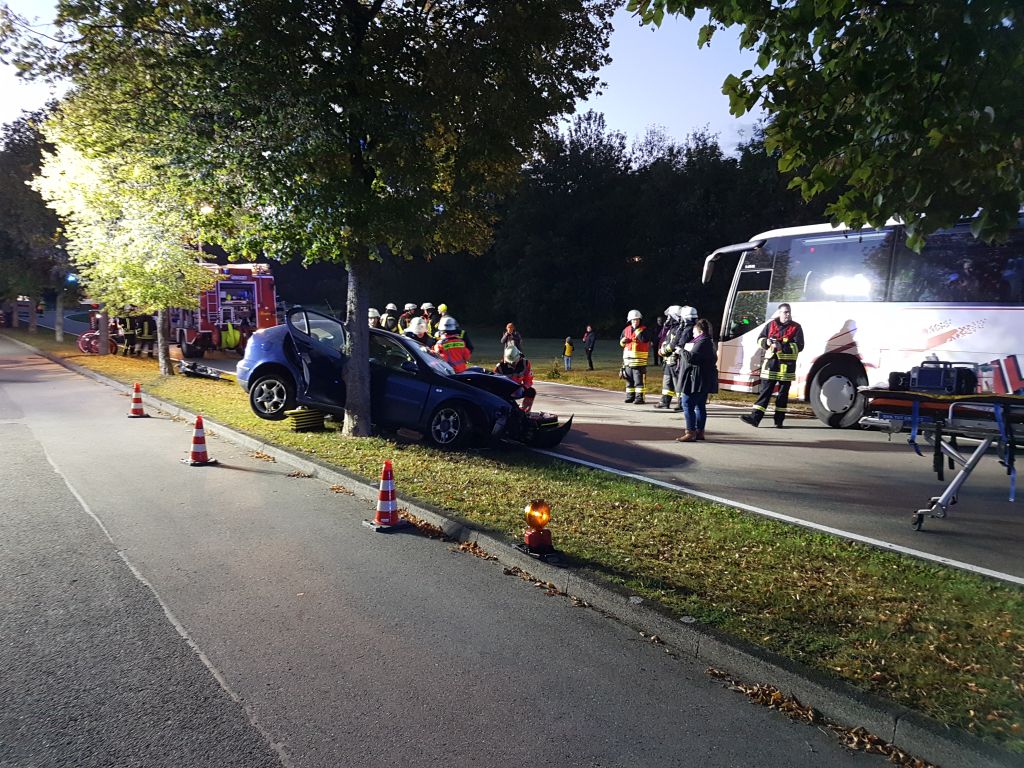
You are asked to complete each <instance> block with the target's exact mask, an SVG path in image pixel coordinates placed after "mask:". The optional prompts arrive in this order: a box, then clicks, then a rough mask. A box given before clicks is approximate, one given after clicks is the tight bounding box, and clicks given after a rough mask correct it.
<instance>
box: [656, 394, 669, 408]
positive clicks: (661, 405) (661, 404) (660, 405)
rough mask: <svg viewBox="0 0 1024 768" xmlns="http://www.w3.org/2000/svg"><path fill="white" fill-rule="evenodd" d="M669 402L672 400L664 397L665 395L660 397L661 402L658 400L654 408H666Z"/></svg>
mask: <svg viewBox="0 0 1024 768" xmlns="http://www.w3.org/2000/svg"><path fill="white" fill-rule="evenodd" d="M671 402H672V398H671V397H666V396H665V395H662V396H661V400H659V401H658V402H656V403H655V404H654V407H655V408H668V406H669V404H670V403H671Z"/></svg>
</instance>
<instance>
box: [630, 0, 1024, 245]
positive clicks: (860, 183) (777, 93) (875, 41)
mask: <svg viewBox="0 0 1024 768" xmlns="http://www.w3.org/2000/svg"><path fill="white" fill-rule="evenodd" d="M628 7H629V9H630V10H632V11H635V12H637V13H638V14H639V15H640V16H641V18H642V19H643V20H644V21H646V22H649V23H654V24H658V25H660V24H661V23H662V21H663V19H664V16H665V14H666V13H668V14H682V15H684V16H686V17H687V18H690V19H692V18H693V17H694V15H695V14H697V13H698V11H706V12H707V13H708V14H709V20H708V22H707V24H705V25H704V26H703V27H702V29H701V32H700V35H699V38H698V44H699V45H702V46H704V45H708V44H710V43H711V41H712V38H713V35H714V32H715V30H716V29H719V28H723V27H729V26H732V25H740V26H741V27H742V28H743V29H742V32H741V34H740V45H741V47H743V48H746V49H749V50H752V51H755V52H756V53H757V54H758V60H757V69H756V70H746V71H744V72H742V73H738V74H733V75H730V76H729V77H728V78H727V79H726V81H725V83H724V85H723V92H724V93H726V94H727V95H728V96H729V98H730V102H731V109H732V112H733V114H735V115H742V114H744V113H746V112H748V111H750V110H753V109H755V108H758V107H760V108H761V109H763V110H764V111H765V112H766V113H767V114H768V117H769V123H768V126H767V129H766V139H767V142H768V148H769V150H775V149H777V150H778V151H779V167H780V169H781V170H783V171H791V170H797V169H800V170H799V171H798V172H797V175H796V177H795V178H794V180H793V184H794V185H795V186H797V187H799V188H800V190H801V191H802V192H803V194H804V196H805V198H807V199H810V198H812V197H814V196H816V195H818V194H820V193H823V192H827V191H833V192H835V193H838V197H837V199H836V200H835V202H833V203H832V204H831V205H829V207H828V214H829V215H830V216H831V217H832V219H833V220H835V221H844V222H845V223H846V224H848V225H850V226H860V225H862V224H865V223H871V224H880V223H882V222H884V221H885V220H886V219H887V218H889V217H898V218H901V219H902V220H903V221H905V222H906V223H907V226H908V230H909V231H910V233H911V238H910V242H911V244H912V245H917V246H919V245H920V244H921V243H922V242H923V240H922V238H923V237H924V236H926V235H927V234H928V233H930V232H933V231H934V230H935V229H937V228H939V227H945V226H949V225H950V224H952V223H953V222H955V221H956V220H957V219H958V218H961V217H965V216H971V215H973V214H975V213H976V212H977V213H978V217H977V218H976V219H975V225H974V228H975V234H977V235H979V236H981V237H983V238H986V239H989V238H993V237H1000V236H1002V235H1004V234H1005V233H1006V231H1007V230H1008V229H1009V228H1010V227H1011V226H1013V225H1014V224H1015V223H1016V221H1017V218H1018V211H1019V210H1020V207H1021V204H1022V202H1024V99H1022V98H1021V96H1020V83H1021V80H1022V79H1024V23H1022V22H1024V17H1022V7H1021V4H1020V2H1017V1H1016V0H1014V1H1012V2H1011V1H1010V0H1002V2H982V1H981V0H948V2H935V0H902V1H901V2H893V3H888V2H886V3H881V2H876V1H875V0H785V1H784V0H771V2H748V1H746V0H630V1H629V6H628Z"/></svg>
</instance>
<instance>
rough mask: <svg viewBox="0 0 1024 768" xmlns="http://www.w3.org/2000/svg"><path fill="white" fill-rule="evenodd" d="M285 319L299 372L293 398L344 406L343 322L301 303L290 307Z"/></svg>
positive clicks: (334, 406) (338, 406) (301, 401)
mask: <svg viewBox="0 0 1024 768" xmlns="http://www.w3.org/2000/svg"><path fill="white" fill-rule="evenodd" d="M285 322H286V324H287V326H288V333H289V334H290V335H291V338H292V341H293V342H294V344H295V350H296V352H297V353H298V356H299V367H300V369H301V372H302V381H300V382H298V391H297V392H296V393H295V399H296V400H297V401H298V402H300V403H302V404H303V405H309V406H312V407H316V406H317V405H327V406H331V407H333V408H344V407H345V383H344V379H343V378H342V377H343V375H344V372H345V360H346V357H345V353H344V351H343V350H344V349H345V328H344V326H342V324H341V323H339V322H338V321H337V320H335V319H334V318H333V317H328V316H327V315H321V314H320V313H319V312H312V311H310V310H308V309H303V308H302V307H294V308H292V309H290V310H289V311H288V315H287V317H286V320H285Z"/></svg>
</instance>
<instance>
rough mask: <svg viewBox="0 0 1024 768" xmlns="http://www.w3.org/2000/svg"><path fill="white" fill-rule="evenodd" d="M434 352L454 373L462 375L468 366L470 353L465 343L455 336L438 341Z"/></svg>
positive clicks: (447, 336) (446, 336)
mask: <svg viewBox="0 0 1024 768" xmlns="http://www.w3.org/2000/svg"><path fill="white" fill-rule="evenodd" d="M434 351H435V352H436V353H437V354H438V355H440V356H441V357H442V358H444V359H445V360H447V361H448V365H450V366H451V367H452V368H454V369H455V372H456V373H462V372H463V371H464V370H466V368H467V367H468V365H469V358H470V352H469V349H468V348H467V347H466V342H464V341H463V340H462V339H461V338H459V337H458V336H456V335H455V334H451V335H445V336H444V337H442V338H440V339H438V341H437V344H435V345H434Z"/></svg>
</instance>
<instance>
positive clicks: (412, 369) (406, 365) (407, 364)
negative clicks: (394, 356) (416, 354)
mask: <svg viewBox="0 0 1024 768" xmlns="http://www.w3.org/2000/svg"><path fill="white" fill-rule="evenodd" d="M419 369H420V367H419V366H418V365H416V363H415V361H413V360H406V361H404V362H403V363H402V370H403V371H408V372H409V373H416V372H417V371H419Z"/></svg>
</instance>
